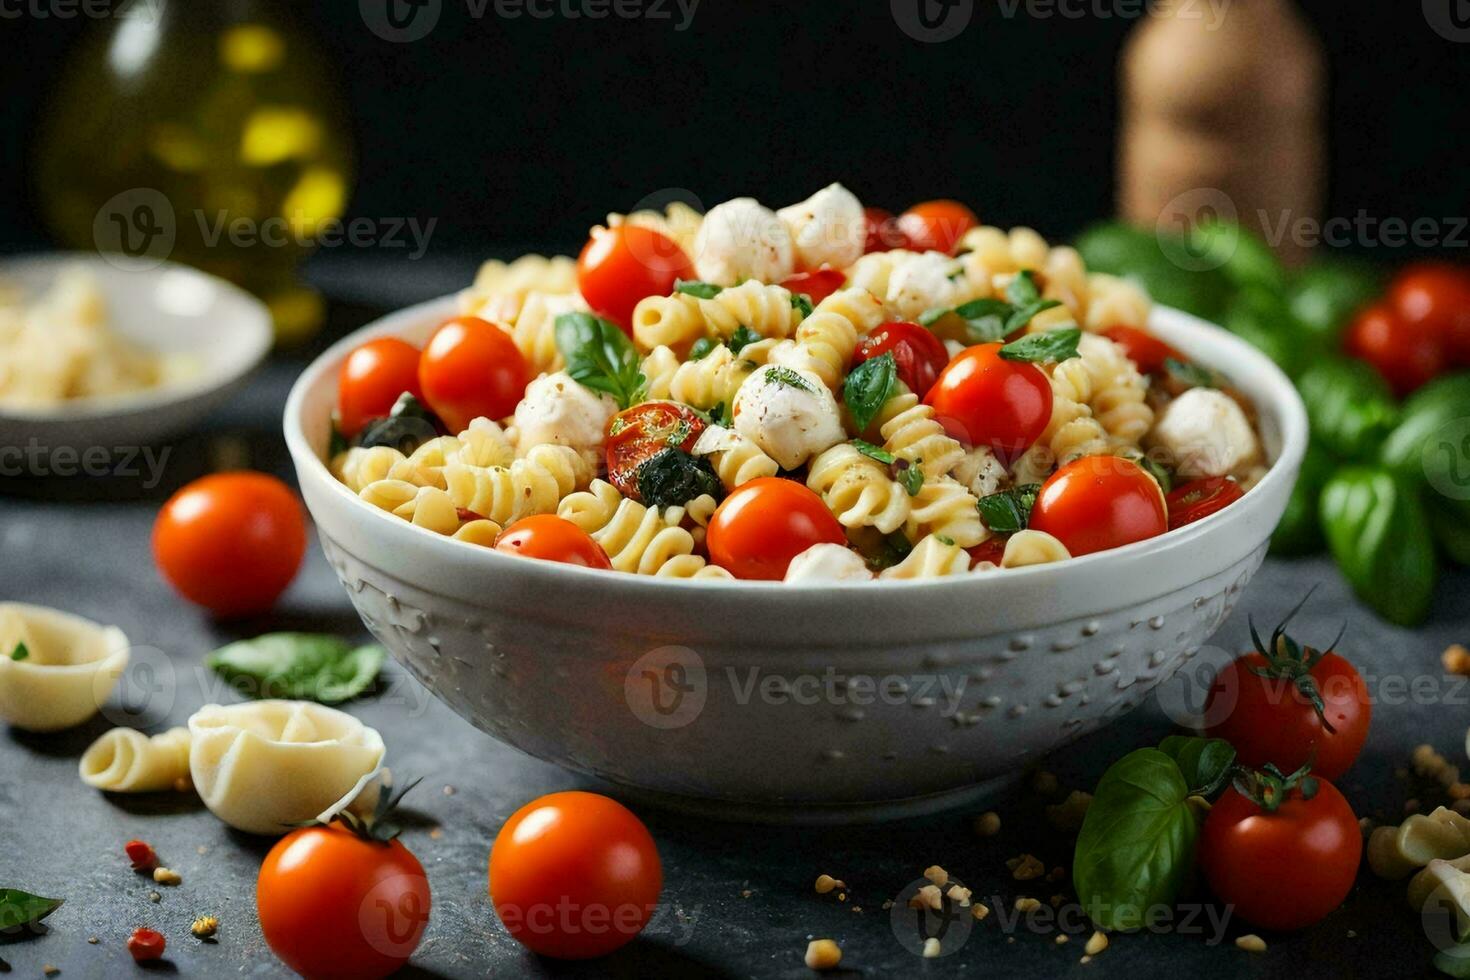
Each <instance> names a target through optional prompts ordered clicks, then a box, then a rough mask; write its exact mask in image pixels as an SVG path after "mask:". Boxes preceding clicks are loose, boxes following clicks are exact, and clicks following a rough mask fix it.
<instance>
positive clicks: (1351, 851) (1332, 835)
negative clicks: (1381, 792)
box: [1199, 779, 1363, 930]
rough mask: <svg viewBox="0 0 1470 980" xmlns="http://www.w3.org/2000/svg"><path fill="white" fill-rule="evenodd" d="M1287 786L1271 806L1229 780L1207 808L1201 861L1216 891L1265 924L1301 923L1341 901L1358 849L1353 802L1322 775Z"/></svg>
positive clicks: (1286, 926) (1286, 925)
mask: <svg viewBox="0 0 1470 980" xmlns="http://www.w3.org/2000/svg"><path fill="white" fill-rule="evenodd" d="M1315 790H1316V791H1315V793H1313V794H1312V795H1311V798H1310V799H1308V798H1306V796H1304V794H1303V792H1302V790H1301V789H1300V788H1293V789H1290V790H1289V791H1288V792H1286V794H1285V798H1284V800H1283V801H1282V802H1281V803H1280V805H1279V806H1277V807H1276V809H1275V810H1274V811H1269V812H1268V811H1267V810H1266V809H1264V808H1263V807H1261V806H1260V805H1259V804H1258V803H1257V802H1256V801H1254V800H1251V799H1249V798H1247V797H1245V796H1242V795H1241V794H1240V792H1239V790H1237V789H1235V788H1233V787H1232V788H1231V789H1227V790H1226V791H1225V795H1224V796H1222V797H1220V799H1219V801H1218V802H1216V803H1215V805H1214V806H1213V807H1212V808H1211V809H1210V814H1209V816H1208V817H1206V818H1205V825H1204V827H1203V828H1202V829H1201V831H1200V839H1199V861H1200V865H1201V867H1202V868H1203V870H1204V873H1205V878H1206V879H1207V880H1208V881H1209V883H1210V888H1211V890H1212V891H1214V893H1215V894H1216V896H1218V897H1219V898H1220V900H1221V901H1222V902H1224V903H1225V904H1226V905H1227V906H1229V907H1231V908H1233V909H1235V911H1236V913H1237V914H1239V915H1240V917H1241V918H1242V919H1245V920H1246V921H1248V922H1253V923H1255V924H1256V925H1258V926H1263V927H1265V928H1267V929H1281V930H1290V929H1304V928H1306V927H1307V926H1310V925H1313V924H1314V923H1317V922H1320V921H1321V920H1322V919H1325V918H1326V917H1327V916H1328V914H1330V913H1331V912H1332V911H1333V910H1335V909H1336V908H1337V907H1338V906H1340V905H1341V904H1342V902H1343V899H1345V898H1347V895H1348V892H1350V891H1351V890H1352V887H1353V881H1354V880H1355V879H1356V878H1357V875H1358V864H1359V862H1360V861H1361V860H1362V856H1363V832H1362V830H1361V829H1360V828H1359V827H1358V818H1357V817H1356V816H1355V815H1354V814H1353V808H1352V807H1350V806H1348V802H1347V800H1345V799H1343V796H1342V794H1341V793H1340V792H1338V790H1337V787H1335V786H1333V785H1332V784H1331V783H1329V782H1327V781H1326V780H1324V779H1316V780H1315Z"/></svg>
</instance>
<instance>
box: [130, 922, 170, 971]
mask: <svg viewBox="0 0 1470 980" xmlns="http://www.w3.org/2000/svg"><path fill="white" fill-rule="evenodd" d="M166 946H168V940H166V939H164V938H163V933H161V932H158V931H157V930H155V929H134V930H133V934H132V935H131V936H129V937H128V954H129V955H131V956H132V957H133V960H134V961H135V962H138V963H150V962H152V961H153V960H161V959H163V950H164V948H165V947H166Z"/></svg>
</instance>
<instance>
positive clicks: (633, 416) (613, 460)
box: [606, 401, 707, 500]
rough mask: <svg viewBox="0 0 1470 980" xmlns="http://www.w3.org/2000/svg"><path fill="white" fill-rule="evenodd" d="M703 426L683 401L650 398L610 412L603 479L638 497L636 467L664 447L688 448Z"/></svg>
mask: <svg viewBox="0 0 1470 980" xmlns="http://www.w3.org/2000/svg"><path fill="white" fill-rule="evenodd" d="M706 428H707V425H706V423H705V420H704V419H702V418H700V416H699V413H697V412H695V411H694V410H693V409H692V408H690V407H689V406H687V405H681V404H679V403H678V402H672V401H651V402H643V403H642V404H640V405H634V406H633V407H632V408H629V409H624V410H623V411H621V412H619V413H618V414H616V415H614V416H613V417H612V418H611V419H609V420H608V423H607V440H606V455H607V479H608V482H609V483H611V484H612V485H613V486H615V487H617V488H618V490H619V492H621V493H622V495H623V496H625V497H632V498H633V499H634V500H641V499H642V497H641V496H640V495H639V492H638V467H640V466H642V465H643V463H645V462H646V461H647V460H648V459H649V457H651V456H653V455H655V454H656V453H659V452H661V451H663V450H664V449H669V448H674V449H682V450H683V451H684V452H686V453H687V452H690V451H691V450H693V449H694V444H695V443H696V442H698V441H699V436H700V433H702V432H704V430H705V429H706Z"/></svg>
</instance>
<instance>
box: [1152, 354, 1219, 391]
mask: <svg viewBox="0 0 1470 980" xmlns="http://www.w3.org/2000/svg"><path fill="white" fill-rule="evenodd" d="M1164 370H1165V371H1167V372H1168V373H1169V376H1170V377H1171V378H1173V379H1174V380H1175V381H1178V382H1179V383H1180V384H1182V385H1184V386H1186V387H1189V388H1218V387H1220V378H1219V376H1217V375H1216V374H1215V372H1214V371H1211V370H1210V369H1209V368H1207V367H1201V366H1200V365H1198V364H1195V363H1193V362H1191V361H1181V360H1179V358H1177V357H1171V358H1168V359H1167V360H1165V361H1164Z"/></svg>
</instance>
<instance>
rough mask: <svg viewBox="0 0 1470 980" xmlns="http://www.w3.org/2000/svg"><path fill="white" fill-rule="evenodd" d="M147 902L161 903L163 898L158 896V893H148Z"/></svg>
mask: <svg viewBox="0 0 1470 980" xmlns="http://www.w3.org/2000/svg"><path fill="white" fill-rule="evenodd" d="M148 901H150V902H161V901H163V896H162V895H160V894H158V892H149V893H148Z"/></svg>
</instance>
